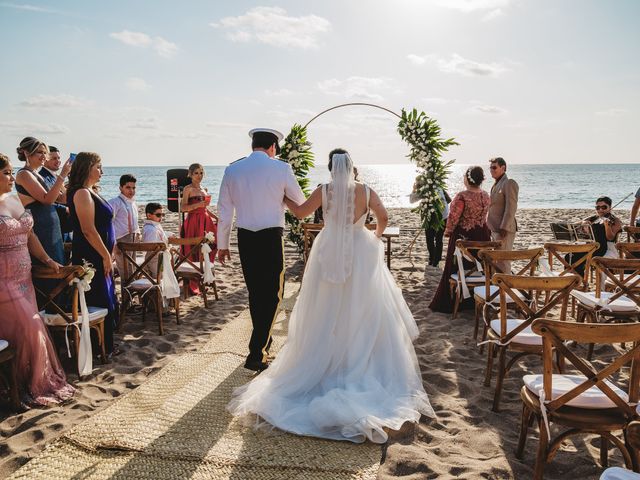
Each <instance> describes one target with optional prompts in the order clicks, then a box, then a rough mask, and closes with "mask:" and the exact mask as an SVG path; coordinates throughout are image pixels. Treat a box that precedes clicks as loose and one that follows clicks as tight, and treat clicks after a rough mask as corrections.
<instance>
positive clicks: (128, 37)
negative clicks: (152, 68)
mask: <svg viewBox="0 0 640 480" xmlns="http://www.w3.org/2000/svg"><path fill="white" fill-rule="evenodd" d="M109 36H110V37H111V38H113V39H114V40H118V41H120V42H122V43H124V44H125V45H129V46H131V47H137V48H153V49H154V50H155V51H156V53H157V54H158V55H160V56H161V57H164V58H171V57H173V56H174V55H175V54H176V53H177V52H178V46H177V45H176V44H175V43H172V42H170V41H168V40H165V39H164V38H162V37H151V36H149V35H147V34H146V33H142V32H131V31H129V30H123V31H121V32H114V33H110V34H109Z"/></svg>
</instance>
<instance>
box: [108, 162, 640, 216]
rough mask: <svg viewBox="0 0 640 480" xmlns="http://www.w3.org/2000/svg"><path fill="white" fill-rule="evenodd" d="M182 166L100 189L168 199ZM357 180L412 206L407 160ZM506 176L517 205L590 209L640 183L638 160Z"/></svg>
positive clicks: (319, 175) (317, 173)
mask: <svg viewBox="0 0 640 480" xmlns="http://www.w3.org/2000/svg"><path fill="white" fill-rule="evenodd" d="M467 167H468V165H458V164H455V165H454V166H453V168H452V171H451V175H450V177H449V180H448V182H447V184H448V189H449V193H450V194H451V196H453V194H455V193H456V192H458V191H460V190H462V189H463V188H464V186H463V181H462V178H463V174H464V172H465V170H466V169H467ZM169 168H180V167H105V168H104V175H103V177H102V180H101V182H100V186H101V188H102V190H101V193H102V195H103V196H105V197H106V198H111V197H114V196H116V195H117V193H118V180H119V178H120V175H122V174H124V173H132V174H134V175H135V176H136V177H137V178H138V183H137V194H136V196H137V200H138V204H140V205H143V204H146V203H147V202H152V201H153V202H160V203H162V204H166V203H167V199H166V190H167V187H166V182H167V177H166V172H167V169H169ZM224 169H225V167H224V166H218V165H216V166H205V178H204V181H203V185H204V186H205V187H206V188H207V189H208V190H209V192H211V195H212V197H213V198H212V203H216V201H217V197H218V191H219V189H220V181H221V180H222V175H223V173H224ZM358 171H359V175H360V180H361V181H363V182H365V183H367V184H368V185H370V186H371V188H373V189H374V190H375V191H376V192H377V193H378V195H380V197H381V198H382V201H383V202H384V203H385V205H386V206H387V207H411V204H410V203H409V194H410V193H411V188H412V186H413V181H414V178H415V175H416V169H415V166H414V165H411V164H399V165H358ZM507 173H508V175H509V177H510V178H513V179H515V180H516V181H517V182H518V184H519V185H520V194H519V201H518V206H519V207H520V208H587V209H588V208H592V207H593V205H594V202H595V199H596V198H597V197H599V196H602V195H606V196H609V197H611V198H612V199H613V203H614V204H615V203H618V202H619V201H620V200H622V199H623V198H624V197H625V196H627V195H629V194H631V193H635V192H636V190H637V189H638V187H640V164H602V165H594V164H585V165H579V164H565V165H558V164H553V165H541V164H536V165H510V166H509V167H508V171H507ZM485 174H486V175H487V180H485V183H484V184H483V187H484V188H485V189H487V190H489V189H490V188H491V184H492V183H493V179H491V177H490V175H489V170H488V168H487V169H485ZM309 178H310V180H311V185H317V184H319V183H323V182H327V181H328V180H329V171H328V170H327V169H326V166H324V165H323V166H322V167H316V168H314V169H313V170H312V171H311V172H310V175H309ZM633 200H634V195H630V196H629V197H628V198H627V199H626V200H625V201H624V202H623V203H621V204H620V206H619V207H618V208H621V209H630V208H631V205H632V204H633Z"/></svg>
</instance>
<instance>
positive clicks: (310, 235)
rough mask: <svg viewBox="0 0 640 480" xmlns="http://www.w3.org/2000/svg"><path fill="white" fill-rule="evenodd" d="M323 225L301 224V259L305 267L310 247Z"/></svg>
mask: <svg viewBox="0 0 640 480" xmlns="http://www.w3.org/2000/svg"><path fill="white" fill-rule="evenodd" d="M323 227H324V223H303V224H302V242H303V243H302V247H303V250H302V259H303V260H304V263H305V265H306V263H307V260H309V254H310V253H311V246H312V245H313V241H314V240H315V238H316V237H317V236H318V234H319V233H320V232H321V231H322V228H323Z"/></svg>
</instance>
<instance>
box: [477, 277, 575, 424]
mask: <svg viewBox="0 0 640 480" xmlns="http://www.w3.org/2000/svg"><path fill="white" fill-rule="evenodd" d="M492 281H493V283H494V284H496V285H497V286H498V287H499V289H500V315H499V318H497V319H495V320H492V321H491V322H490V324H489V328H488V329H487V338H488V340H487V342H488V345H489V348H488V349H487V350H488V351H487V369H486V375H485V381H484V385H485V386H487V387H488V386H489V385H490V383H491V373H492V370H493V358H494V354H497V356H498V366H497V378H496V388H495V394H494V397H493V411H494V412H497V411H499V408H500V397H501V395H502V384H503V382H504V378H505V377H506V376H507V373H509V370H510V369H511V367H513V365H514V364H515V363H516V362H517V361H518V360H519V359H520V358H522V357H524V356H526V355H532V354H533V355H541V354H542V338H541V337H540V336H539V335H538V334H536V333H534V332H532V331H531V325H532V323H533V321H534V320H536V319H538V318H544V317H545V316H546V315H547V314H551V313H552V309H554V308H555V307H557V306H560V313H559V316H558V318H559V319H560V320H561V321H564V320H565V319H566V316H567V305H568V303H569V294H570V293H571V290H572V289H574V288H575V287H576V285H578V284H579V283H580V278H579V277H578V276H576V275H565V276H563V277H522V276H517V275H504V274H496V275H494V276H493V278H492ZM524 292H536V293H544V294H545V301H544V303H542V302H540V303H537V304H536V302H531V303H529V302H527V301H526V299H524V298H523V295H522V294H523V293H524ZM546 293H549V295H546ZM507 297H509V298H512V299H513V301H514V303H515V306H516V307H517V308H518V310H519V311H520V312H521V313H522V315H523V316H524V318H509V316H508V313H507ZM509 351H511V352H513V353H514V354H515V355H514V356H513V357H512V358H511V359H510V360H509V362H508V363H507V362H506V356H507V352H509ZM561 368H562V363H561V361H560V360H559V361H558V369H561Z"/></svg>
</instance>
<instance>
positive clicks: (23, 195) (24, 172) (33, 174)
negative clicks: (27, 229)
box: [16, 137, 71, 264]
mask: <svg viewBox="0 0 640 480" xmlns="http://www.w3.org/2000/svg"><path fill="white" fill-rule="evenodd" d="M16 151H17V153H18V159H19V160H20V161H22V162H25V166H24V167H23V168H21V169H20V170H18V173H17V174H16V190H17V192H18V196H19V197H20V200H21V202H22V205H23V206H24V208H26V209H27V210H29V211H30V212H31V215H32V217H33V232H34V233H35V234H36V236H37V237H38V240H40V243H41V244H42V247H43V248H44V250H45V252H47V254H48V255H49V256H50V257H51V258H52V259H53V260H55V261H56V262H58V263H60V264H64V263H65V257H64V245H63V242H62V230H61V229H60V219H59V217H58V214H57V213H56V209H55V206H54V203H56V202H60V203H64V202H65V200H66V198H65V197H66V190H65V188H64V181H65V179H66V178H67V175H68V174H69V172H70V171H71V161H70V160H68V161H66V162H65V163H64V165H63V166H62V170H61V171H60V174H59V175H58V178H56V181H55V183H54V184H53V186H52V187H51V188H49V187H48V186H47V184H46V182H45V180H44V179H43V178H42V177H41V176H40V174H39V173H38V170H40V168H41V167H42V165H43V164H44V162H45V160H46V159H47V155H48V154H49V148H48V147H47V145H46V144H45V143H44V142H42V141H40V140H38V139H37V138H34V137H26V138H24V139H23V140H22V141H21V142H20V146H19V147H18V148H17V149H16Z"/></svg>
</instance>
